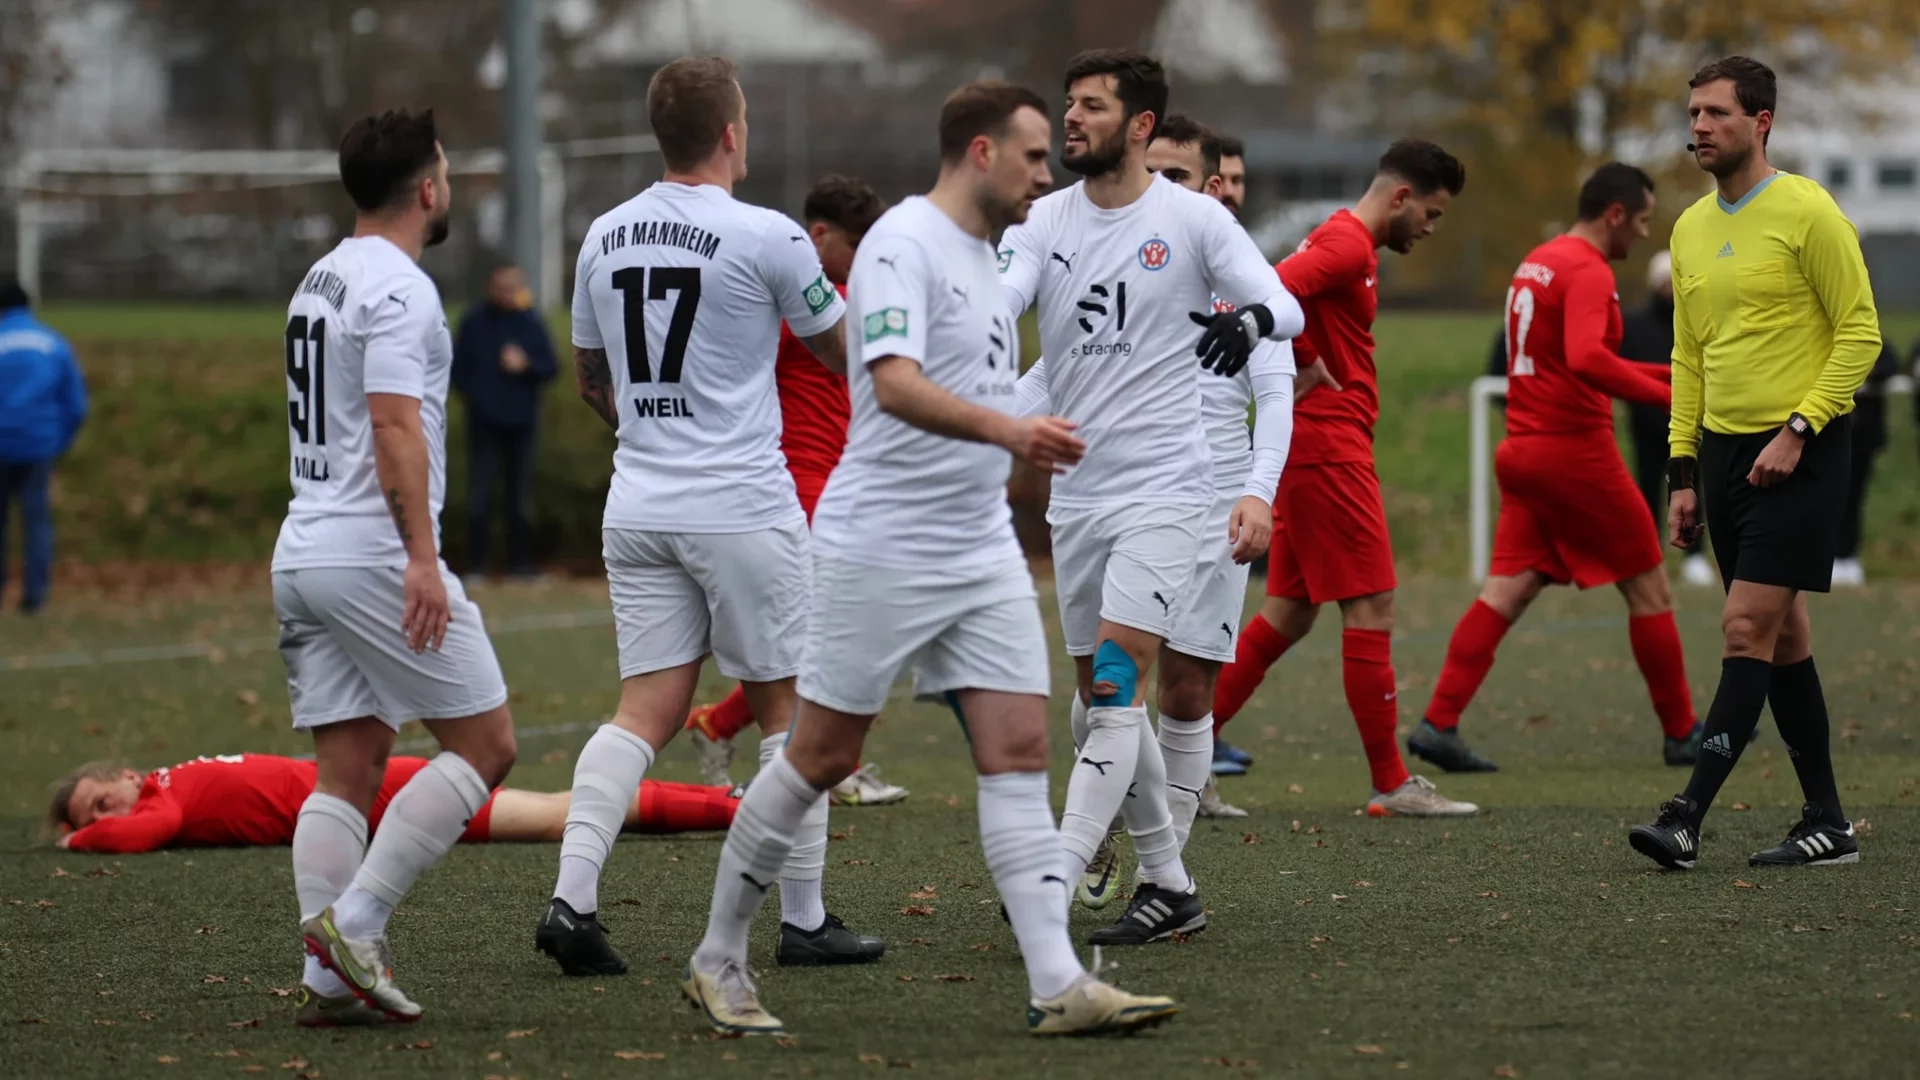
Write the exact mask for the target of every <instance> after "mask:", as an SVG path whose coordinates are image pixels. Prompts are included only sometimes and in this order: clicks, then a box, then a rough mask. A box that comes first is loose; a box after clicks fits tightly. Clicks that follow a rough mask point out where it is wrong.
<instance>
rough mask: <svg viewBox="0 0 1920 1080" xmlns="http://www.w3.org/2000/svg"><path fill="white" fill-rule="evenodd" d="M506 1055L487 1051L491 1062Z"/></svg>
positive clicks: (495, 1051) (496, 1051)
mask: <svg viewBox="0 0 1920 1080" xmlns="http://www.w3.org/2000/svg"><path fill="white" fill-rule="evenodd" d="M505 1056H506V1055H505V1054H502V1053H501V1052H500V1051H498V1050H489V1051H487V1060H488V1061H490V1062H491V1061H499V1060H500V1059H501V1058H503V1057H505ZM614 1056H615V1057H618V1056H619V1055H618V1054H616V1055H614Z"/></svg>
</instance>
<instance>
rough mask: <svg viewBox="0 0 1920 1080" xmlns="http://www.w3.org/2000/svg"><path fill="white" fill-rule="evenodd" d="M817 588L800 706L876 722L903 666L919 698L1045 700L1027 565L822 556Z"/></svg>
mask: <svg viewBox="0 0 1920 1080" xmlns="http://www.w3.org/2000/svg"><path fill="white" fill-rule="evenodd" d="M813 580H814V607H813V615H812V619H811V620H810V622H809V625H808V629H807V654H806V661H805V663H804V664H803V665H802V666H801V669H800V696H801V697H803V698H805V699H807V700H808V701H811V702H813V703H814V704H816V705H824V706H826V707H827V708H829V709H835V710H838V711H840V712H844V713H852V714H853V715H856V716H872V715H874V714H875V713H878V712H879V711H880V710H881V708H882V707H883V706H884V705H885V704H886V703H887V691H888V690H889V689H890V688H891V687H892V686H893V681H894V680H895V679H897V678H899V676H900V672H901V670H902V669H904V668H907V667H908V666H909V665H911V668H912V671H913V693H914V696H916V697H938V696H940V695H943V694H945V693H947V692H948V691H958V690H1000V691H1004V692H1006V693H1010V694H1038V695H1039V696H1041V697H1045V696H1046V694H1047V690H1048V688H1049V681H1048V677H1047V635H1046V631H1045V630H1043V629H1042V628H1041V625H1040V603H1039V598H1038V596H1037V595H1036V594H1035V593H1034V590H1033V575H1032V574H1031V573H1030V572H1028V570H1027V563H1026V560H1024V559H1012V560H1009V561H1007V562H1005V563H996V564H991V565H987V566H983V567H980V568H979V569H976V570H967V571H958V572H956V571H952V570H893V569H886V568H882V567H873V566H867V565H865V564H861V563H855V562H850V561H845V560H841V559H837V558H833V557H831V556H827V555H822V556H820V557H819V558H817V559H815V560H814V568H813Z"/></svg>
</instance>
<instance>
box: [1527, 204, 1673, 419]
mask: <svg viewBox="0 0 1920 1080" xmlns="http://www.w3.org/2000/svg"><path fill="white" fill-rule="evenodd" d="M1506 318H1507V433H1508V434H1510V435H1576V434H1587V433H1592V434H1599V435H1606V436H1608V437H1609V438H1610V437H1611V435H1612V432H1613V399H1614V398H1616V397H1621V398H1626V399H1627V400H1628V401H1633V402H1638V403H1640V404H1643V405H1658V406H1660V407H1661V408H1663V409H1664V408H1667V407H1668V406H1669V403H1670V402H1671V400H1672V396H1673V394H1672V388H1671V387H1670V386H1669V385H1668V384H1667V382H1665V381H1663V379H1662V376H1664V377H1665V378H1666V379H1671V378H1672V373H1671V369H1669V368H1666V367H1664V366H1662V365H1659V364H1636V363H1632V362H1630V361H1627V360H1622V359H1621V358H1620V356H1619V348H1620V334H1621V330H1622V325H1623V324H1622V321H1621V318H1620V294H1619V293H1618V292H1617V291H1615V285H1614V280H1613V268H1612V267H1610V266H1608V265H1607V259H1606V256H1605V255H1603V254H1601V252H1600V249H1599V248H1597V247H1595V246H1593V245H1592V244H1591V243H1588V242H1587V241H1585V240H1582V239H1580V238H1579V237H1577V236H1572V235H1562V236H1556V237H1554V238H1553V239H1551V240H1549V241H1547V242H1546V243H1544V244H1541V245H1540V246H1539V247H1537V248H1534V249H1533V251H1532V253H1531V254H1529V255H1528V256H1527V259H1526V261H1525V262H1523V263H1521V264H1520V269H1518V270H1515V271H1514V273H1513V284H1512V286H1510V287H1509V288H1508V289H1507V306H1506Z"/></svg>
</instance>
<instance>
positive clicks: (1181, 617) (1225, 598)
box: [1167, 493, 1252, 663]
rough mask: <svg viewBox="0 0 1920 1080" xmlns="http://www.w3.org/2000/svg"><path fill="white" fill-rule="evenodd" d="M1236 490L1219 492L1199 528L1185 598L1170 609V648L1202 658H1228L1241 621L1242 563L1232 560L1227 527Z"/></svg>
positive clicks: (1237, 498)
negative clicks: (1190, 576)
mask: <svg viewBox="0 0 1920 1080" xmlns="http://www.w3.org/2000/svg"><path fill="white" fill-rule="evenodd" d="M1239 501H1240V496H1239V494H1238V493H1234V494H1227V495H1222V496H1220V498H1219V499H1217V500H1215V502H1214V504H1213V509H1212V510H1211V511H1210V512H1209V513H1208V514H1207V524H1206V527H1205V528H1203V529H1201V530H1200V557H1199V558H1198V559H1196V560H1194V566H1193V584H1192V585H1190V586H1188V588H1187V597H1186V601H1185V602H1184V603H1182V604H1181V605H1180V610H1178V611H1176V612H1175V613H1174V618H1173V633H1172V634H1171V635H1170V636H1168V638H1167V644H1168V645H1169V646H1171V647H1172V649H1173V651H1175V652H1178V653H1185V654H1186V655H1188V656H1197V657H1199V658H1201V659H1203V660H1219V661H1221V662H1223V663H1227V662H1231V661H1232V660H1233V647H1234V645H1235V644H1236V643H1237V642H1238V641H1239V638H1240V619H1241V616H1242V615H1243V614H1244V613H1245V611H1246V607H1247V571H1249V570H1250V569H1252V568H1251V567H1249V566H1248V565H1247V564H1246V563H1237V562H1234V561H1233V544H1232V542H1231V541H1229V540H1228V539H1227V526H1228V525H1229V524H1231V523H1232V521H1233V508H1234V505H1235V504H1237V503H1238V502H1239Z"/></svg>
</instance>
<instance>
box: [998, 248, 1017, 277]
mask: <svg viewBox="0 0 1920 1080" xmlns="http://www.w3.org/2000/svg"><path fill="white" fill-rule="evenodd" d="M997 258H998V261H999V263H1000V272H1001V273H1003V274H1004V273H1006V272H1007V268H1008V267H1010V266H1012V265H1013V249H1012V248H1001V249H1000V254H999V255H998V257H997Z"/></svg>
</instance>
